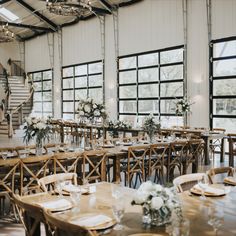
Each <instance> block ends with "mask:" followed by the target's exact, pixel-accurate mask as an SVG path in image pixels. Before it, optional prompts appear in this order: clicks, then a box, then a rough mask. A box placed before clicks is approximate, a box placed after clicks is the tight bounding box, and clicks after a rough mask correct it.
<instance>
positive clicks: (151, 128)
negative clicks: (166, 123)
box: [143, 113, 161, 142]
mask: <svg viewBox="0 0 236 236" xmlns="http://www.w3.org/2000/svg"><path fill="white" fill-rule="evenodd" d="M160 128H161V124H160V123H159V122H157V121H156V120H155V117H154V116H153V114H152V113H150V114H149V116H148V117H146V118H145V120H144V123H143V129H144V131H146V132H147V134H148V136H149V138H150V142H152V138H153V136H154V133H155V132H158V131H159V130H160Z"/></svg>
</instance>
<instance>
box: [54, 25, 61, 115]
mask: <svg viewBox="0 0 236 236" xmlns="http://www.w3.org/2000/svg"><path fill="white" fill-rule="evenodd" d="M53 83H54V86H53V95H54V96H53V106H54V117H56V118H61V116H62V94H61V83H62V31H61V30H58V32H57V33H55V37H54V67H53Z"/></svg>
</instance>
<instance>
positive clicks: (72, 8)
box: [46, 0, 92, 16]
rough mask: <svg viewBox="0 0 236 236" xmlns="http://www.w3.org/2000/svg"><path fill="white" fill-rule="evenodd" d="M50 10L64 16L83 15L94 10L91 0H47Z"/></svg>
mask: <svg viewBox="0 0 236 236" xmlns="http://www.w3.org/2000/svg"><path fill="white" fill-rule="evenodd" d="M46 2H47V5H46V6H47V9H48V10H49V12H51V13H54V14H56V15H62V16H82V15H84V13H85V12H86V11H92V7H91V5H90V1H89V0H46Z"/></svg>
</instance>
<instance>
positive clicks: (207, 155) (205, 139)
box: [203, 137, 210, 165]
mask: <svg viewBox="0 0 236 236" xmlns="http://www.w3.org/2000/svg"><path fill="white" fill-rule="evenodd" d="M203 140H204V142H205V145H204V157H205V165H209V164H210V158H209V138H208V137H203Z"/></svg>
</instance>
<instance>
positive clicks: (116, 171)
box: [112, 154, 120, 183]
mask: <svg viewBox="0 0 236 236" xmlns="http://www.w3.org/2000/svg"><path fill="white" fill-rule="evenodd" d="M112 182H116V183H120V157H119V154H117V155H116V156H115V157H114V158H113V180H112Z"/></svg>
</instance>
